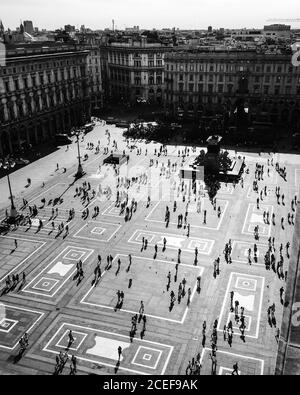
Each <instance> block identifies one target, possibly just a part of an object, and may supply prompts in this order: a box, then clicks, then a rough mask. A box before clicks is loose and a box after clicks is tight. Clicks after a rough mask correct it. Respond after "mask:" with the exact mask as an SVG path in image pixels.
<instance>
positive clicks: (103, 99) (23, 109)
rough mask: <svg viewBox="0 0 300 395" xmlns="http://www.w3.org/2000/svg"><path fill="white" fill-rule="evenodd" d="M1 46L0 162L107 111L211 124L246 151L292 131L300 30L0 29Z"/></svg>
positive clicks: (298, 111) (299, 122) (296, 118)
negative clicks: (152, 112)
mask: <svg viewBox="0 0 300 395" xmlns="http://www.w3.org/2000/svg"><path fill="white" fill-rule="evenodd" d="M0 40H1V42H2V43H3V44H4V46H5V59H4V60H5V64H4V65H3V66H2V67H0V90H1V100H0V123H1V132H0V155H7V154H13V153H18V152H22V150H23V151H24V149H26V147H28V146H35V145H37V144H40V143H43V142H45V141H47V140H48V139H51V138H54V136H55V135H56V134H57V133H68V132H69V131H70V129H71V128H72V127H73V126H78V125H81V124H83V123H86V122H88V121H89V120H90V119H91V116H93V115H95V116H96V115H98V116H99V115H101V113H102V112H103V110H104V109H106V108H107V107H109V106H110V105H119V106H123V107H125V108H130V107H132V106H136V105H138V104H139V105H140V104H142V105H144V106H154V107H155V106H157V107H159V109H160V112H161V113H163V114H164V116H167V117H172V119H175V120H178V119H188V120H196V121H197V122H198V121H200V124H201V125H202V128H203V130H205V128H207V127H209V128H210V129H211V128H212V127H213V123H216V122H211V120H207V117H209V116H210V117H213V116H214V115H216V114H217V115H219V118H218V128H217V129H218V131H219V132H220V130H221V129H222V130H223V132H224V133H225V132H226V130H227V131H228V130H229V128H231V129H230V130H231V132H232V133H233V135H234V134H235V133H236V135H237V136H236V139H237V140H239V139H243V140H244V141H245V131H249V129H250V130H252V131H253V130H254V131H255V130H256V129H259V128H260V127H263V128H264V129H267V127H268V126H270V125H272V126H273V129H272V130H273V132H274V126H276V130H277V132H276V133H277V135H278V137H280V135H281V134H282V133H284V134H286V133H289V134H293V133H295V132H297V131H299V126H300V108H299V104H300V103H299V101H300V71H299V70H300V68H299V67H295V65H293V64H292V60H291V59H292V55H293V53H295V51H297V49H298V48H300V29H291V26H290V25H287V24H278V23H276V24H270V25H266V26H264V27H262V28H261V29H246V28H245V29H225V28H220V29H214V28H213V26H208V28H207V29H205V30H181V29H179V28H176V27H173V28H165V29H161V30H156V29H152V30H144V29H142V28H140V27H139V26H133V27H127V28H126V29H125V30H118V29H116V28H115V22H114V20H112V24H111V27H109V28H106V29H104V30H91V29H89V28H88V27H85V26H84V25H82V26H81V27H80V29H76V28H75V26H72V25H70V24H67V25H65V26H64V28H61V29H57V30H54V31H48V30H46V29H43V28H38V27H36V26H35V25H34V23H33V21H28V20H26V21H23V22H22V23H21V24H20V26H19V27H17V28H16V29H15V30H10V29H9V28H5V24H4V22H2V21H1V22H0ZM298 43H299V44H298ZM1 64H3V59H2V63H1ZM170 119H171V118H170ZM213 121H214V120H213ZM225 129H226V130H225ZM273 132H272V133H273ZM241 133H242V134H241ZM243 133H244V134H243ZM260 135H261V133H260ZM267 135H268V133H267V132H266V133H265V134H264V136H265V137H266V136H267Z"/></svg>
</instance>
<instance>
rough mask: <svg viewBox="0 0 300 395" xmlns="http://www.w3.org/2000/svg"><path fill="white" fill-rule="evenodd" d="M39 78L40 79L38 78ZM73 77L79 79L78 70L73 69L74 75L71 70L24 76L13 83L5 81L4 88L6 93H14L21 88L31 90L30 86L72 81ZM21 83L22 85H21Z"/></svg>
mask: <svg viewBox="0 0 300 395" xmlns="http://www.w3.org/2000/svg"><path fill="white" fill-rule="evenodd" d="M37 77H38V78H37ZM72 77H75V78H77V70H76V68H74V69H73V74H72V73H71V71H70V70H67V71H64V70H60V73H59V72H58V70H55V71H54V72H52V73H51V72H47V73H46V74H44V73H41V74H33V75H30V78H29V76H27V75H24V76H22V78H15V79H13V80H12V81H9V80H6V81H4V86H5V91H6V92H13V91H15V90H17V91H18V90H20V89H22V88H21V86H22V85H23V87H24V88H25V89H27V88H29V87H30V86H32V87H37V86H39V85H46V84H51V83H55V82H59V81H62V80H65V81H67V80H70V79H71V78H72ZM30 79H31V85H30ZM20 82H21V84H20Z"/></svg>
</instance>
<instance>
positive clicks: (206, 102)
mask: <svg viewBox="0 0 300 395" xmlns="http://www.w3.org/2000/svg"><path fill="white" fill-rule="evenodd" d="M291 57H292V55H291V54H290V53H286V54H282V53H281V54H278V53H273V54H267V53H258V52H256V50H253V51H252V50H240V51H239V50H228V51H225V50H224V51H216V50H215V51H201V50H200V49H199V50H193V51H178V52H173V53H167V54H166V57H165V69H166V70H165V73H166V78H165V82H166V90H165V106H166V110H168V111H170V112H171V113H173V114H177V113H178V112H182V113H190V114H195V115H196V114H197V113H198V114H205V113H209V112H214V113H216V112H220V113H221V112H224V111H229V112H231V113H234V111H235V110H236V108H237V106H238V105H242V106H244V108H245V109H247V110H246V111H247V112H248V116H249V119H250V120H258V121H266V122H272V123H275V124H276V123H284V124H290V125H293V127H297V126H298V127H299V126H300V67H295V66H293V65H292V62H291Z"/></svg>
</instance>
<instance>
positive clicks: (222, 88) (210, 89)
mask: <svg viewBox="0 0 300 395" xmlns="http://www.w3.org/2000/svg"><path fill="white" fill-rule="evenodd" d="M187 88H188V91H189V92H196V91H195V89H196V88H197V92H199V93H202V92H207V93H224V92H227V93H233V89H234V85H232V84H228V85H227V86H226V85H224V84H218V85H214V84H208V85H207V86H205V85H204V84H198V85H196V84H193V83H189V84H188V87H187ZM178 91H179V92H184V84H183V83H179V84H178ZM250 93H251V90H250ZM253 93H255V94H261V93H262V94H264V95H268V94H275V95H280V94H286V95H290V94H291V93H292V87H291V86H285V87H284V89H283V88H282V87H280V86H275V87H274V89H271V88H270V86H269V85H263V86H262V87H261V86H260V85H254V86H253ZM296 94H297V95H300V85H298V86H297V87H296Z"/></svg>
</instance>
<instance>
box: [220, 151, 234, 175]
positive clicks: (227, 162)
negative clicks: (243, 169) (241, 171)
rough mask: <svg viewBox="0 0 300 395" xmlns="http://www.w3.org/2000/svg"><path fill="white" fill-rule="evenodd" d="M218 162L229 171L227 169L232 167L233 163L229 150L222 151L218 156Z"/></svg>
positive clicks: (224, 169) (223, 168)
mask: <svg viewBox="0 0 300 395" xmlns="http://www.w3.org/2000/svg"><path fill="white" fill-rule="evenodd" d="M218 162H219V169H220V170H221V171H223V172H224V173H227V171H228V170H229V169H230V167H231V165H232V160H231V159H230V157H229V152H228V151H221V152H220V154H219V156H218Z"/></svg>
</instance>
